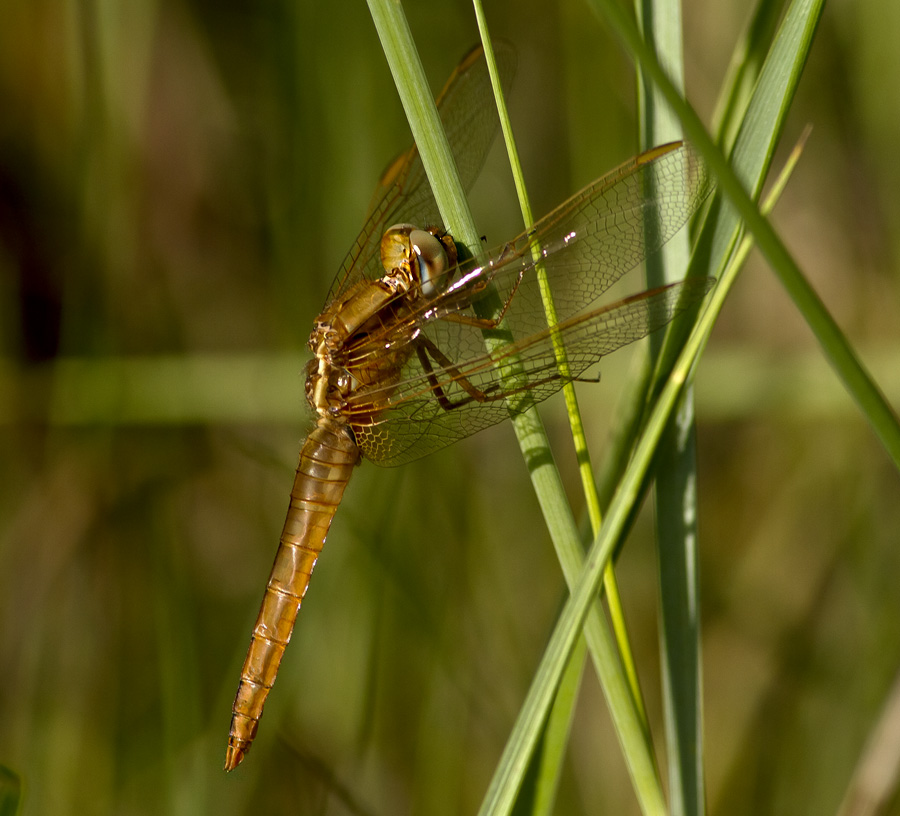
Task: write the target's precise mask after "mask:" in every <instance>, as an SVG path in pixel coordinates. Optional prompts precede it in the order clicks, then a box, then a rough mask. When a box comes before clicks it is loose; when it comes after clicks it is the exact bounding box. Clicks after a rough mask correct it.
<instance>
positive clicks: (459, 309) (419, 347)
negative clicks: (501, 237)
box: [225, 46, 714, 771]
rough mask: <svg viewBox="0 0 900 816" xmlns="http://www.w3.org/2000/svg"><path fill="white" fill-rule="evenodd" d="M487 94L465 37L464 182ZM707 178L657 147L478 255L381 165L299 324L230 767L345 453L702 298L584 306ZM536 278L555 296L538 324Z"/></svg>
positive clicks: (682, 212) (375, 444) (682, 213)
mask: <svg viewBox="0 0 900 816" xmlns="http://www.w3.org/2000/svg"><path fill="white" fill-rule="evenodd" d="M498 61H499V64H500V68H501V75H502V76H503V77H505V78H507V79H508V78H509V76H511V73H512V71H513V69H514V62H515V57H514V53H513V52H512V50H511V48H510V47H509V46H506V47H502V48H501V49H500V50H499V52H498ZM492 101H493V96H492V91H491V86H490V79H489V76H488V71H487V66H486V63H485V60H484V55H483V52H482V51H481V50H480V49H475V50H473V51H472V52H470V53H469V54H468V55H467V57H466V58H465V59H464V60H463V61H462V62H461V63H460V65H459V66H457V68H456V69H455V70H454V72H453V73H452V74H451V76H450V79H449V80H448V82H447V84H446V85H445V87H444V89H443V91H442V92H441V94H440V95H439V97H438V99H437V104H438V110H439V112H440V115H441V120H442V122H443V125H444V127H445V129H446V131H447V136H448V140H449V142H450V145H451V149H452V151H453V154H454V158H455V159H456V161H457V164H458V168H459V171H460V176H461V179H462V181H463V183H464V185H465V186H466V187H469V186H470V185H471V184H472V183H473V182H474V180H475V177H476V176H477V175H478V172H479V170H480V168H481V165H482V163H483V161H484V157H485V155H486V153H487V150H488V148H489V146H490V144H491V142H492V140H493V138H494V135H495V133H496V130H497V116H496V112H495V109H494V108H493V105H492ZM713 186H714V185H713V184H712V182H711V179H710V176H709V174H708V172H707V170H706V169H705V167H704V165H703V163H702V161H701V160H700V159H699V157H698V156H697V155H696V153H695V152H694V151H693V150H692V149H691V148H690V146H688V145H686V144H683V143H673V144H668V145H663V146H661V147H658V148H655V149H652V150H650V151H648V152H646V153H643V154H641V155H639V156H637V157H635V158H633V159H632V160H630V161H628V162H627V163H625V164H623V165H622V166H621V167H619V168H618V169H616V170H613V171H612V172H611V173H609V174H607V175H605V176H603V177H602V178H600V179H598V180H597V181H595V182H593V183H592V184H590V185H588V186H587V187H585V188H584V189H583V190H581V192H579V193H577V194H576V195H574V196H573V197H572V198H570V199H569V200H568V201H566V202H565V203H564V204H562V205H560V206H559V207H557V208H556V209H555V210H553V211H552V212H551V213H550V214H548V215H547V216H545V217H544V218H542V219H541V220H540V221H538V222H537V223H536V224H535V225H534V226H533V228H531V229H529V230H527V231H525V232H523V233H522V234H521V235H520V236H518V237H517V238H515V239H514V240H512V241H510V242H508V243H506V244H504V245H503V246H501V247H499V248H498V249H497V250H495V251H493V252H487V253H485V254H484V257H485V258H486V260H483V261H481V260H479V259H478V257H473V256H472V255H471V254H469V253H468V252H467V251H466V250H465V247H462V246H460V245H458V244H457V243H456V242H455V241H454V240H453V238H452V237H451V236H450V235H449V234H448V233H447V232H446V231H444V230H443V229H441V228H440V227H436V226H433V225H435V224H439V223H440V213H439V212H438V209H437V205H436V203H435V200H434V197H433V194H432V192H431V188H430V186H429V184H428V181H427V179H426V177H425V172H424V169H423V167H422V162H421V160H420V157H419V153H418V151H417V149H416V147H415V146H413V147H412V148H410V149H409V150H408V151H407V152H405V153H404V154H402V155H401V156H400V157H399V158H398V159H397V160H395V161H394V162H393V163H392V164H391V165H390V166H389V168H388V169H387V170H386V171H385V173H384V175H383V176H382V177H381V179H380V181H379V184H378V187H377V189H376V193H375V196H374V197H373V204H372V206H371V207H370V215H369V217H368V220H367V221H366V224H365V226H364V227H363V230H362V232H361V233H360V234H359V237H358V238H357V239H356V241H355V243H354V244H353V246H352V247H351V249H350V251H349V253H348V255H347V257H346V259H345V260H344V262H343V264H342V266H341V268H340V270H339V271H338V274H337V276H336V278H335V280H334V283H333V285H332V287H331V290H330V292H329V294H328V297H327V299H326V305H325V307H324V309H323V310H322V312H321V313H320V314H319V316H318V317H317V318H316V320H315V323H314V326H313V330H312V333H311V335H310V339H309V348H310V350H311V351H312V354H313V357H312V359H311V361H310V362H309V364H308V367H307V370H306V399H307V401H308V402H309V405H310V406H311V409H312V413H313V416H314V422H315V424H314V426H313V427H312V430H311V431H310V432H309V434H308V436H307V438H306V441H305V442H304V443H303V446H302V449H301V451H300V459H299V464H298V466H297V472H296V476H295V479H294V485H293V489H292V491H291V498H290V505H289V508H288V511H287V518H286V520H285V524H284V529H283V532H282V534H281V539H280V542H279V545H278V550H277V553H276V556H275V563H274V565H273V567H272V571H271V574H270V577H269V580H268V584H267V585H266V589H265V593H264V596H263V601H262V606H261V608H260V611H259V616H258V618H257V621H256V624H255V626H254V627H253V632H252V636H251V641H250V647H249V649H248V652H247V657H246V660H245V662H244V665H243V667H242V669H241V676H240V683H239V686H238V690H237V694H236V696H235V700H234V705H233V709H232V720H231V731H230V735H229V739H228V748H227V752H226V759H225V769H226V770H228V771H230V770H233V769H234V768H236V767H237V766H238V765H239V764H240V763H241V761H242V760H243V758H244V756H245V755H246V753H247V751H248V750H249V749H250V746H251V744H252V742H253V740H254V738H255V737H256V733H257V728H258V725H259V720H260V717H261V716H262V713H263V706H264V704H265V701H266V699H267V697H268V694H269V692H270V690H271V689H272V686H273V683H274V682H275V677H276V675H277V673H278V668H279V665H280V663H281V659H282V656H283V654H284V651H285V648H286V647H287V645H288V641H289V639H290V637H291V633H292V631H293V629H294V623H295V621H296V618H297V614H298V612H299V610H300V606H301V603H302V601H303V597H304V595H305V594H306V590H307V588H308V586H309V582H310V576H311V575H312V572H313V568H314V567H315V565H316V562H317V560H318V558H319V555H320V553H321V552H322V549H323V546H324V544H325V538H326V536H327V534H328V530H329V527H330V525H331V522H332V519H333V518H334V515H335V512H336V510H337V507H338V505H339V504H340V502H341V499H342V496H343V494H344V489H345V488H346V486H347V483H348V482H349V480H350V477H351V475H352V473H353V470H354V468H355V467H356V466H357V465H358V464H359V462H360V460H361V459H362V458H366V459H368V460H370V461H372V462H374V463H375V464H378V465H384V466H393V465H401V464H404V463H407V462H410V461H412V460H413V459H417V458H419V457H421V456H424V455H426V454H428V453H431V452H433V451H435V450H438V449H439V448H443V447H444V446H446V445H450V444H452V443H453V442H456V441H457V440H460V439H462V438H463V437H467V436H469V435H471V434H474V433H475V432H477V431H480V430H482V429H483V428H486V427H488V426H490V425H494V424H496V423H499V422H501V421H503V420H504V419H507V418H509V416H510V414H511V413H513V414H514V413H515V412H517V411H520V410H523V409H524V408H525V407H527V406H528V405H531V404H533V403H535V402H539V401H541V400H543V399H545V398H547V397H549V396H550V395H551V394H553V393H555V392H557V391H558V390H559V389H560V388H562V386H563V385H564V384H566V383H567V382H571V381H573V380H577V379H580V378H582V375H584V372H585V371H586V370H587V369H588V368H589V367H590V366H592V365H593V364H595V363H596V362H597V361H598V360H600V358H601V357H603V356H604V355H606V354H609V353H611V352H613V351H615V350H616V349H618V348H620V347H622V346H624V345H626V344H628V343H631V342H633V341H635V340H638V339H640V338H642V337H644V336H646V335H647V334H649V333H650V332H653V331H656V330H657V329H660V328H662V327H663V326H665V325H666V324H667V323H669V321H671V320H672V319H673V318H674V317H675V316H676V315H678V314H679V313H680V312H682V311H683V310H685V309H686V308H688V306H690V305H692V304H695V303H697V302H698V301H699V300H701V299H702V297H703V296H704V295H705V294H706V292H707V291H708V290H709V289H710V287H711V286H712V284H713V283H714V280H713V279H711V278H703V279H693V278H688V279H685V280H684V281H681V282H679V283H675V284H672V285H669V286H663V287H659V288H656V289H651V290H649V291H645V292H641V293H640V294H637V295H633V296H631V297H627V298H625V299H624V300H620V301H618V302H616V303H613V304H611V305H607V306H602V307H599V308H593V309H592V308H591V307H592V304H593V302H594V301H595V300H596V299H597V298H598V297H599V296H600V295H601V294H602V293H603V292H605V291H606V290H607V289H608V288H609V287H610V286H612V285H613V284H614V283H615V282H616V281H618V280H619V279H620V278H621V277H622V276H623V275H624V274H625V273H626V272H628V271H630V270H631V269H633V268H634V267H636V266H637V265H638V264H640V263H641V262H642V261H643V260H644V258H645V257H646V255H647V253H650V252H654V251H656V250H658V249H659V248H660V247H662V245H663V244H664V243H666V242H667V241H668V240H669V239H670V238H671V237H672V236H673V235H675V233H677V232H678V231H679V230H680V229H681V228H682V227H683V226H684V225H685V224H686V222H687V221H688V219H689V218H690V217H691V216H692V215H693V214H694V213H695V212H696V211H697V210H698V209H699V208H700V206H701V205H702V203H703V202H704V200H705V199H706V198H707V197H708V196H709V195H710V193H711V192H712V190H713ZM539 273H540V274H539ZM541 275H543V277H544V278H545V279H546V282H547V284H548V285H549V289H550V291H551V293H552V298H553V302H554V305H555V309H556V315H557V322H556V323H555V324H554V325H551V326H548V321H547V317H546V315H545V311H544V307H543V305H542V303H543V302H542V296H541V288H542V284H541V283H540V282H539V278H540V276H541ZM561 349H562V350H563V351H564V354H565V367H563V366H561V364H560V362H561V361H560V350H561Z"/></svg>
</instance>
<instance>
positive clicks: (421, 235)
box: [409, 229, 450, 298]
mask: <svg viewBox="0 0 900 816" xmlns="http://www.w3.org/2000/svg"><path fill="white" fill-rule="evenodd" d="M409 243H410V246H411V247H412V250H413V252H415V253H416V257H417V258H418V260H419V277H420V281H419V283H420V285H421V287H422V294H423V295H425V297H427V298H431V297H434V296H435V295H437V294H438V293H439V292H440V291H441V289H442V288H443V287H444V284H445V282H446V275H447V270H448V269H449V267H450V262H449V260H448V259H447V250H446V249H444V245H443V244H442V243H441V242H440V241H439V240H438V239H437V238H436V237H435V236H434V235H432V234H431V233H430V232H426V231H425V230H422V229H414V230H412V231H411V232H410V233H409Z"/></svg>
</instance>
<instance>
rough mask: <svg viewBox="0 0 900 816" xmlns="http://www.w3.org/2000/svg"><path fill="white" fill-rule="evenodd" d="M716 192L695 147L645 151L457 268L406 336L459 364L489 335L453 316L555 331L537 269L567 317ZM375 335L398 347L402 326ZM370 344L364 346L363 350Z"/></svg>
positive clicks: (420, 308) (522, 331)
mask: <svg viewBox="0 0 900 816" xmlns="http://www.w3.org/2000/svg"><path fill="white" fill-rule="evenodd" d="M713 189H714V185H713V183H712V180H711V178H710V176H709V173H708V172H707V170H706V167H705V165H704V164H703V162H702V161H701V160H700V158H699V156H697V154H696V153H695V151H694V150H693V148H691V147H690V146H689V145H687V144H682V143H673V144H669V145H663V146H662V147H657V148H654V149H653V150H650V151H647V152H646V153H643V154H641V155H640V156H637V157H636V158H633V159H631V160H630V161H628V162H626V163H625V164H623V165H622V166H621V167H619V168H617V169H616V170H613V171H612V172H611V173H608V174H607V175H605V176H603V177H602V178H600V179H597V180H596V181H595V182H593V183H592V184H590V185H588V186H587V187H585V188H584V189H583V190H581V191H580V192H578V193H576V194H575V195H574V196H572V198H570V199H569V200H568V201H566V202H565V203H564V204H561V205H560V206H559V207H557V208H556V209H555V210H553V211H552V212H550V213H549V214H548V215H546V216H545V217H544V218H542V219H541V220H540V221H538V222H537V223H536V224H535V225H534V227H533V228H532V229H531V230H529V231H528V232H525V233H523V234H522V235H520V236H519V237H518V238H516V239H514V240H513V241H511V242H510V243H509V244H507V245H506V246H504V247H501V248H498V249H496V250H494V251H493V252H491V253H489V257H490V260H489V262H488V263H487V264H485V265H484V266H479V265H478V264H477V262H476V261H467V262H465V263H464V264H461V265H460V266H458V267H456V268H454V269H451V270H449V271H448V273H447V281H446V283H444V284H443V285H440V284H438V285H437V288H439V289H441V290H442V291H441V294H439V295H438V296H436V297H434V298H431V299H425V298H422V299H420V300H419V301H418V303H417V304H416V305H414V306H413V307H412V309H411V310H410V312H409V314H408V317H407V319H406V321H405V330H406V331H407V334H409V335H412V334H414V333H416V332H424V333H425V334H427V335H428V336H429V337H430V338H431V339H432V340H433V341H434V342H435V343H436V344H437V345H438V346H439V347H440V348H442V349H444V351H445V353H446V354H447V355H448V356H449V357H451V358H452V359H453V360H454V361H456V362H462V361H464V360H466V359H468V358H469V357H477V356H480V355H481V354H482V353H483V351H484V339H483V336H482V333H481V331H479V330H478V329H477V328H476V329H473V328H472V326H470V325H465V324H464V323H460V322H454V321H453V320H448V319H447V316H448V315H450V316H452V315H454V314H459V315H465V316H469V317H476V316H483V315H484V314H485V312H492V311H495V310H496V309H503V308H504V307H505V311H504V312H503V317H504V322H505V325H506V327H507V328H508V329H509V330H510V331H511V332H512V333H513V335H514V336H516V337H517V338H521V337H525V336H527V335H530V334H533V333H535V332H539V331H541V330H542V329H544V328H546V326H547V317H546V314H545V311H544V307H543V302H542V299H541V291H540V286H539V278H538V268H539V267H540V268H542V269H543V272H544V275H545V276H546V280H547V283H548V285H549V288H550V291H551V294H552V296H553V302H554V306H555V308H556V313H557V318H558V320H565V319H566V318H568V317H571V316H572V315H574V314H576V313H577V312H579V311H581V310H583V309H585V308H588V307H589V306H590V305H591V304H592V303H593V302H594V301H595V300H596V299H597V298H598V297H600V295H602V294H603V293H604V292H605V291H606V290H607V289H609V287H610V286H612V285H613V284H614V283H616V282H617V281H618V280H619V279H620V278H621V277H622V276H623V275H625V274H626V273H627V272H629V271H630V270H632V269H634V268H635V267H636V266H637V265H638V264H640V263H641V262H642V261H643V260H644V258H645V257H646V256H647V254H652V253H653V252H655V251H657V250H658V249H660V247H662V246H663V244H665V243H666V241H668V240H669V239H670V238H671V237H672V236H673V235H675V233H677V232H678V231H679V230H680V229H681V228H682V227H683V226H684V225H685V223H687V221H688V219H689V218H690V217H691V215H692V214H693V213H694V212H696V211H697V209H698V208H699V207H700V205H701V204H702V203H703V201H704V200H705V199H706V198H707V197H708V196H709V195H710V193H711V192H712V190H713ZM535 258H537V260H535ZM492 300H493V304H494V306H493V307H492V306H491V305H490V304H491V301H492ZM369 339H370V340H371V341H372V343H374V344H381V343H382V341H384V342H385V343H386V342H391V343H396V342H397V338H396V327H395V326H392V325H390V324H389V325H385V326H384V328H383V329H382V331H381V333H373V334H372V335H371V337H370V338H369ZM401 342H402V339H401ZM369 348H370V346H369V344H366V346H365V348H364V349H363V350H361V353H368V350H369ZM350 359H351V362H356V361H355V360H354V359H353V357H352V356H351V358H350Z"/></svg>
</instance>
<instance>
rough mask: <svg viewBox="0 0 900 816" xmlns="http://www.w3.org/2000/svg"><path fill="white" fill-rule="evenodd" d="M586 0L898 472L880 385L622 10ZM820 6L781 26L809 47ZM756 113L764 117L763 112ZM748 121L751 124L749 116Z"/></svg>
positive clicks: (787, 67) (791, 68) (895, 434)
mask: <svg viewBox="0 0 900 816" xmlns="http://www.w3.org/2000/svg"><path fill="white" fill-rule="evenodd" d="M590 2H591V4H592V6H593V7H594V8H595V9H596V10H597V12H598V14H599V15H600V16H601V17H602V18H604V19H605V20H607V22H609V24H610V25H611V27H612V28H613V29H614V31H615V32H616V34H617V35H618V36H619V37H620V38H621V39H622V41H623V42H624V44H625V46H626V47H627V48H628V50H629V51H630V52H631V53H632V55H633V56H634V57H635V59H636V60H638V61H639V62H640V63H641V67H642V69H643V70H644V71H645V72H646V73H647V74H648V76H650V78H651V79H652V80H653V82H654V84H655V85H656V87H658V88H659V90H660V92H661V93H662V94H663V96H664V97H665V98H666V101H667V102H668V103H669V104H670V105H671V106H672V109H673V110H674V111H675V112H676V114H677V115H678V118H679V119H680V120H681V123H682V125H683V127H684V131H685V134H686V135H687V137H688V138H689V139H690V140H691V141H692V142H693V143H694V145H695V146H696V147H697V149H698V150H699V152H700V153H701V154H702V155H703V157H704V159H705V160H706V162H707V164H708V165H709V167H710V170H711V171H712V172H713V173H714V175H715V176H716V178H717V180H718V183H719V187H720V188H721V190H722V192H723V193H724V195H725V196H727V198H728V200H729V202H730V203H731V204H732V205H733V206H734V208H735V209H736V210H737V212H738V214H739V215H740V217H741V218H743V219H744V221H745V222H746V224H747V227H748V228H749V229H750V231H751V232H753V234H754V236H755V238H756V242H757V245H758V246H759V249H760V250H761V251H762V253H763V255H765V257H766V259H767V260H768V262H769V264H770V265H771V267H772V269H773V270H774V271H775V273H776V274H777V275H778V277H779V279H780V280H781V283H782V285H783V286H784V287H785V289H786V290H787V292H788V294H789V295H790V296H791V298H792V299H793V300H794V303H795V304H796V305H797V308H798V309H799V310H800V312H801V314H802V315H803V317H804V319H805V320H806V322H807V323H808V324H809V326H810V328H811V329H812V330H813V333H814V334H815V336H816V339H817V340H818V341H819V344H820V345H821V346H822V349H823V351H824V352H825V354H826V356H827V358H828V360H829V361H830V363H831V365H832V367H833V368H834V369H835V371H836V373H837V374H838V376H839V377H840V378H841V379H842V381H843V382H844V385H845V386H846V388H847V390H848V391H849V393H850V395H851V396H852V397H853V398H854V400H856V402H857V404H858V406H859V407H860V409H861V411H862V412H863V414H864V415H865V417H866V418H867V419H868V421H869V423H870V424H871V425H872V428H873V429H874V431H875V433H876V435H877V436H878V438H879V440H880V441H881V443H882V445H884V447H885V449H886V450H887V452H888V455H889V456H890V457H891V459H892V460H893V462H894V464H895V466H897V467H898V468H900V422H898V419H897V417H896V415H895V414H894V412H893V410H892V409H891V407H890V405H889V404H888V402H887V400H886V399H885V397H884V395H883V394H882V393H881V391H880V389H879V388H878V386H877V385H876V384H875V383H874V382H873V381H872V379H871V377H870V376H869V375H868V373H867V372H866V371H865V369H864V368H863V366H862V364H861V363H860V361H859V360H858V359H857V357H856V354H855V352H854V351H853V349H852V348H851V346H850V344H849V343H848V342H847V339H846V338H845V337H844V335H843V333H842V332H841V330H840V329H839V328H838V326H837V324H836V323H835V322H834V319H833V318H832V317H831V315H830V314H829V313H828V311H827V309H826V308H825V306H824V304H823V303H822V301H821V299H820V298H819V296H818V295H817V294H816V293H815V291H814V290H813V288H812V287H811V286H810V285H809V282H808V281H807V280H806V278H805V277H804V276H803V274H802V272H801V271H800V268H799V266H798V265H797V262H796V261H795V260H794V258H793V257H792V256H791V254H790V253H789V252H788V250H787V248H786V247H785V245H784V243H783V242H782V241H781V239H780V238H779V237H778V235H777V234H776V233H775V230H774V229H773V228H772V225H771V224H770V223H769V222H768V221H767V220H766V219H765V218H764V217H763V216H762V215H761V214H760V212H759V209H758V208H757V207H756V205H755V204H754V203H753V200H752V199H751V195H750V194H748V193H747V191H746V190H745V189H744V186H743V185H742V183H741V181H740V179H739V177H738V175H737V174H736V173H735V172H734V171H733V170H732V169H731V167H730V166H729V163H728V161H727V160H726V158H725V156H724V155H723V154H722V152H721V151H720V150H719V149H718V148H717V147H716V145H715V144H714V142H713V140H712V139H711V138H710V136H709V134H708V133H707V132H706V129H705V128H704V126H703V123H702V122H701V121H700V118H699V117H698V116H697V114H696V113H695V112H694V111H693V109H692V108H691V107H690V106H689V105H688V104H687V103H686V102H685V101H684V99H682V97H681V95H680V94H679V93H678V91H677V90H676V88H675V87H674V86H673V85H672V83H671V82H670V81H669V79H668V77H667V76H666V73H665V71H664V70H663V68H662V66H661V65H660V64H659V61H658V60H657V58H656V55H655V54H654V53H653V51H652V49H650V48H649V47H648V46H647V45H646V44H645V43H644V42H643V40H642V39H641V37H640V34H639V32H638V31H637V28H636V27H635V25H634V23H633V21H632V20H631V19H630V18H629V17H628V15H627V14H626V13H625V12H624V10H623V9H622V7H621V6H619V5H618V4H617V3H615V2H613V0H590ZM821 8H822V0H804V2H800V3H795V4H794V5H793V6H792V8H791V10H792V11H794V12H795V13H794V14H793V15H790V14H789V15H788V16H787V17H786V18H785V24H784V26H783V27H782V28H783V29H784V28H785V27H786V26H787V24H788V19H789V18H790V19H791V22H792V24H793V25H797V26H799V29H798V31H797V37H798V38H799V39H801V40H804V41H806V42H807V43H811V42H812V38H813V35H814V33H815V28H816V25H817V24H818V20H819V16H820V13H821ZM807 52H808V46H807V47H804V48H801V49H800V50H799V52H798V53H807ZM774 68H775V69H776V70H777V71H778V72H780V74H781V77H782V78H783V81H784V84H785V85H789V86H790V85H794V86H795V85H796V81H795V79H794V78H795V77H796V76H799V73H800V71H801V70H802V68H803V62H802V61H800V62H798V61H797V60H796V59H794V58H792V57H791V55H790V54H783V55H781V56H780V57H779V63H778V64H777V65H776V66H774ZM758 115H763V114H762V111H760V112H759V114H758ZM748 123H749V124H751V125H752V121H751V118H750V116H749V114H748Z"/></svg>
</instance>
